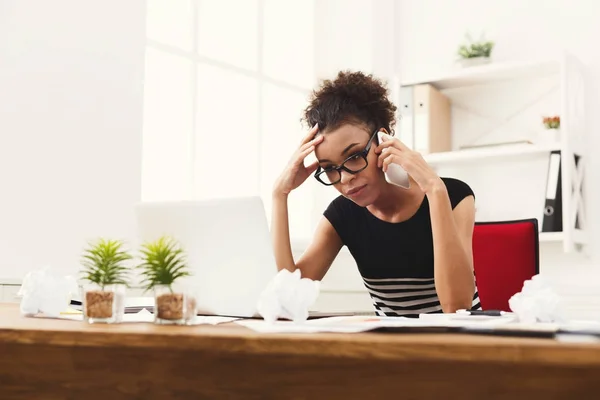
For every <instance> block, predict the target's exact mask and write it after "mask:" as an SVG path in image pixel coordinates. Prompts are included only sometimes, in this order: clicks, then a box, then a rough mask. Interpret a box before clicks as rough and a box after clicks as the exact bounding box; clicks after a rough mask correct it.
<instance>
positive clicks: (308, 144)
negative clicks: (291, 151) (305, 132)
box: [299, 135, 323, 153]
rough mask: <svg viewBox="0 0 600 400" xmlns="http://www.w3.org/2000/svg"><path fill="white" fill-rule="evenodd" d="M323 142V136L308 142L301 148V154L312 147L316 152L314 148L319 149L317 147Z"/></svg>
mask: <svg viewBox="0 0 600 400" xmlns="http://www.w3.org/2000/svg"><path fill="white" fill-rule="evenodd" d="M322 141H323V136H322V135H319V136H317V137H316V138H314V139H312V140H310V141H308V142H307V143H304V144H303V145H302V146H300V149H299V152H303V151H304V150H306V149H308V148H310V147H312V148H313V150H314V148H315V147H317V145H318V144H319V143H321V142H322ZM309 153H310V152H309Z"/></svg>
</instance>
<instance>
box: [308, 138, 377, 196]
mask: <svg viewBox="0 0 600 400" xmlns="http://www.w3.org/2000/svg"><path fill="white" fill-rule="evenodd" d="M380 130H381V128H379V129H377V130H376V131H375V132H373V134H372V135H371V138H370V139H369V141H368V142H367V145H366V146H365V148H364V149H363V150H362V151H359V152H358V153H354V154H352V155H350V156H349V157H348V158H346V159H345V160H344V161H342V163H341V164H340V165H337V166H331V167H327V168H321V166H319V167H318V168H317V170H316V171H315V175H314V177H315V179H316V180H317V181H319V182H320V183H322V184H323V185H325V186H333V185H335V184H337V183H338V182H340V181H341V180H342V170H344V171H346V172H348V173H349V174H352V175H355V174H358V173H359V172H361V171H364V169H365V168H367V167H368V166H369V161H368V160H367V156H368V155H369V151H370V150H371V144H372V143H373V139H374V138H375V137H376V136H377V133H378V132H379V131H380ZM356 156H361V157H362V158H363V160H365V166H364V167H362V168H361V169H359V170H358V171H353V170H351V169H349V168H348V167H346V166H345V165H344V164H346V162H348V161H349V160H350V159H351V158H354V157H356ZM331 171H337V172H338V174H339V175H340V179H338V180H337V181H335V182H332V183H325V182H323V181H322V180H321V178H319V176H320V175H321V174H324V173H327V172H331Z"/></svg>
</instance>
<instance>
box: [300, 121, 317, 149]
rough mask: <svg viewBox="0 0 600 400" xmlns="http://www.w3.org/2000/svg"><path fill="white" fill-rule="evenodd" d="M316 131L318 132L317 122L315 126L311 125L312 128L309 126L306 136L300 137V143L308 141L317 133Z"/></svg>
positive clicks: (303, 143)
mask: <svg viewBox="0 0 600 400" xmlns="http://www.w3.org/2000/svg"><path fill="white" fill-rule="evenodd" d="M317 132H319V124H315V126H313V127H312V128H310V130H309V131H308V133H307V134H306V136H304V138H303V139H302V142H301V143H300V145H301V146H302V145H305V144H306V143H308V142H310V141H311V140H312V139H314V137H315V135H316V134H317Z"/></svg>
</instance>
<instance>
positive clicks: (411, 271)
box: [324, 178, 481, 317]
mask: <svg viewBox="0 0 600 400" xmlns="http://www.w3.org/2000/svg"><path fill="white" fill-rule="evenodd" d="M442 180H443V181H444V183H445V184H446V187H447V190H448V196H449V198H450V203H451V205H452V209H454V207H456V205H458V203H460V201H461V200H463V199H464V198H465V197H467V196H469V195H471V196H474V194H473V191H472V190H471V188H470V187H469V186H468V185H467V184H466V183H464V182H462V181H459V180H457V179H452V178H442ZM324 215H325V217H326V218H327V219H328V220H329V221H330V222H331V224H332V225H333V227H334V228H335V229H336V231H337V232H338V234H339V235H340V238H341V239H342V241H343V243H344V245H345V246H347V247H348V250H349V251H350V253H351V254H352V256H353V257H354V259H355V261H356V264H357V266H358V269H359V271H360V273H361V275H362V277H363V280H364V284H365V287H366V288H367V290H368V292H369V294H370V295H371V299H372V300H373V307H374V309H375V311H376V312H377V314H379V315H386V316H405V317H416V316H418V315H419V314H425V313H441V312H442V307H441V305H440V301H439V298H438V296H437V292H436V289H435V281H434V276H433V235H432V231H431V219H430V214H429V203H428V201H427V197H425V198H424V199H423V203H422V204H421V207H420V208H419V209H418V210H417V212H416V213H415V214H414V215H413V216H412V217H411V218H409V219H408V220H406V221H403V222H399V223H390V222H386V221H382V220H380V219H378V218H377V217H375V216H374V215H373V214H371V213H370V212H369V211H368V210H367V209H366V208H364V207H361V206H358V205H357V204H356V203H354V202H353V201H351V200H349V199H347V198H345V197H343V196H339V197H337V198H336V199H335V200H333V201H332V202H331V204H330V205H329V207H328V208H327V209H326V210H325V212H324ZM480 308H481V305H480V303H479V296H478V293H477V291H476V292H475V294H474V296H473V302H472V309H480Z"/></svg>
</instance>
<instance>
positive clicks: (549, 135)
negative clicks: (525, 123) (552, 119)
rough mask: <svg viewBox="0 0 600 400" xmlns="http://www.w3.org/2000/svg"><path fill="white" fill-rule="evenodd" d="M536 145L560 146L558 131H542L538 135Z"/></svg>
mask: <svg viewBox="0 0 600 400" xmlns="http://www.w3.org/2000/svg"><path fill="white" fill-rule="evenodd" d="M535 142H536V143H537V144H544V145H553V144H556V145H557V146H558V145H559V144H560V129H544V130H542V131H540V132H539V133H538V136H537V140H536V141H535Z"/></svg>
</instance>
